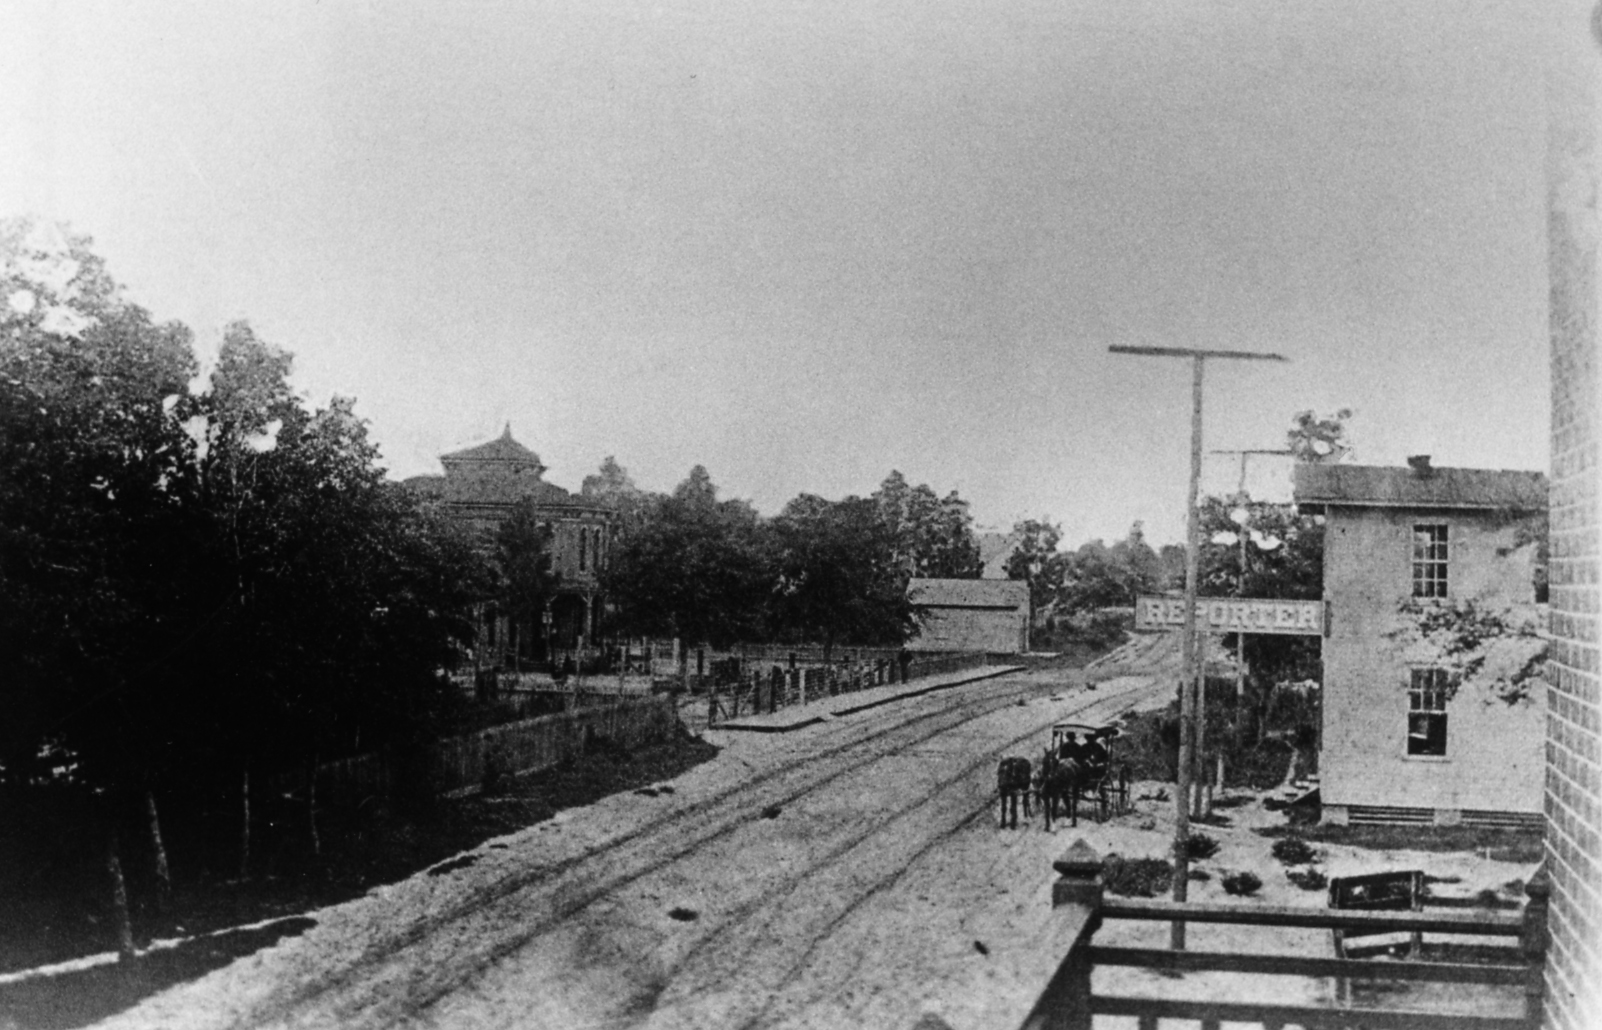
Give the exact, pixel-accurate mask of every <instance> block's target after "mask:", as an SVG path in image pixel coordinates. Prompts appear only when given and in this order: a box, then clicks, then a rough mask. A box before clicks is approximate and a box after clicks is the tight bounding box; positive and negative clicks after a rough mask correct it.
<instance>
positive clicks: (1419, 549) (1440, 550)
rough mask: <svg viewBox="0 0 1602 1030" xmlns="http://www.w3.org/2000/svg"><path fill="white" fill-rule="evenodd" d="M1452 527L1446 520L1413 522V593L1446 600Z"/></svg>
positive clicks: (1423, 596)
mask: <svg viewBox="0 0 1602 1030" xmlns="http://www.w3.org/2000/svg"><path fill="white" fill-rule="evenodd" d="M1450 539H1451V527H1450V526H1448V525H1447V524H1446V523H1445V522H1415V523H1414V524H1413V596H1414V597H1417V598H1425V599H1445V598H1446V597H1447V596H1448V584H1449V582H1450V577H1449V575H1448V569H1449V565H1450V560H1451V543H1450Z"/></svg>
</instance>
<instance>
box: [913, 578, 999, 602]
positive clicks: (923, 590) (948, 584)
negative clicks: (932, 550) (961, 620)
mask: <svg viewBox="0 0 1602 1030" xmlns="http://www.w3.org/2000/svg"><path fill="white" fill-rule="evenodd" d="M907 600H909V601H911V602H912V603H913V604H915V605H920V606H922V607H925V608H1028V607H1029V584H1028V583H1025V582H1024V581H1023V580H1021V579H914V580H912V581H911V582H909V583H908V584H907Z"/></svg>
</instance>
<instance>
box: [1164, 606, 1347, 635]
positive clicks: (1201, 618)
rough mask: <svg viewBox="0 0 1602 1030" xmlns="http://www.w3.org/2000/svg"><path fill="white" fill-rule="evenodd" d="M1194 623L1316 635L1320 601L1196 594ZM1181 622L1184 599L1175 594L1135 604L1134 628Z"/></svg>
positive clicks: (1214, 628)
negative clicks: (1198, 595)
mask: <svg viewBox="0 0 1602 1030" xmlns="http://www.w3.org/2000/svg"><path fill="white" fill-rule="evenodd" d="M1196 623H1197V625H1198V626H1200V627H1201V628H1202V629H1203V630H1204V631H1206V632H1208V633H1280V634H1289V635H1295V636H1314V637H1316V636H1320V635H1322V634H1323V632H1324V602H1323V601H1270V600H1260V599H1239V598H1232V597H1198V598H1197V599H1196ZM1184 625H1185V602H1184V601H1183V600H1181V599H1180V598H1177V597H1142V598H1140V600H1138V601H1137V602H1136V603H1135V628H1136V629H1137V630H1175V629H1182V628H1184Z"/></svg>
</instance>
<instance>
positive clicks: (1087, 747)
mask: <svg viewBox="0 0 1602 1030" xmlns="http://www.w3.org/2000/svg"><path fill="white" fill-rule="evenodd" d="M1080 751H1081V753H1082V756H1083V757H1081V758H1080V759H1079V762H1080V764H1081V765H1082V766H1083V767H1084V770H1085V775H1086V777H1087V778H1088V779H1090V780H1092V781H1095V780H1100V779H1101V778H1102V777H1104V776H1106V775H1107V765H1108V763H1109V762H1111V760H1112V757H1111V755H1109V754H1108V752H1107V745H1106V744H1104V743H1102V740H1101V735H1100V734H1097V733H1092V734H1090V735H1089V739H1088V740H1086V741H1085V744H1084V746H1083V747H1082V748H1080Z"/></svg>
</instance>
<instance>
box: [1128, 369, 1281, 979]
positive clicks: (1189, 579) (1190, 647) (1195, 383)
mask: <svg viewBox="0 0 1602 1030" xmlns="http://www.w3.org/2000/svg"><path fill="white" fill-rule="evenodd" d="M1108 350H1109V351H1111V352H1112V353H1114V354H1138V355H1142V356H1146V357H1159V358H1189V359H1190V361H1191V387H1190V397H1191V402H1190V486H1189V489H1188V490H1187V492H1186V503H1185V628H1184V634H1185V640H1184V647H1185V674H1184V679H1183V681H1182V683H1181V687H1180V693H1179V720H1180V726H1179V776H1178V779H1179V782H1178V783H1177V784H1175V787H1176V790H1175V791H1174V793H1175V795H1176V797H1175V799H1174V807H1175V812H1176V816H1177V817H1176V819H1175V822H1174V900H1175V901H1184V900H1186V889H1187V886H1188V884H1189V881H1190V855H1189V853H1188V852H1187V850H1186V844H1187V842H1188V840H1189V838H1190V802H1191V796H1190V795H1191V780H1192V771H1193V763H1194V762H1195V750H1194V744H1195V741H1196V736H1197V734H1196V705H1197V700H1198V699H1197V691H1198V690H1200V685H1199V683H1198V680H1199V679H1200V678H1201V677H1200V673H1199V670H1198V669H1197V661H1196V657H1197V647H1196V578H1197V559H1198V552H1199V550H1200V548H1201V525H1200V523H1199V521H1198V520H1197V518H1196V495H1197V493H1198V492H1199V488H1200V484H1201V456H1202V370H1203V366H1204V365H1205V363H1206V360H1207V359H1208V358H1221V359H1230V360H1255V361H1284V360H1285V358H1284V356H1283V355H1280V354H1267V353H1262V352H1258V351H1234V350H1199V349H1196V348H1190V347H1109V348H1108ZM1170 927H1171V929H1170V946H1171V947H1173V948H1174V949H1175V950H1183V949H1184V947H1185V924H1184V922H1182V921H1180V920H1177V919H1176V920H1174V921H1173V923H1171V924H1170Z"/></svg>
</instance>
